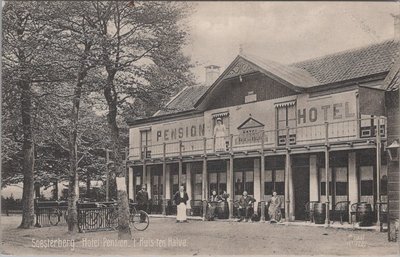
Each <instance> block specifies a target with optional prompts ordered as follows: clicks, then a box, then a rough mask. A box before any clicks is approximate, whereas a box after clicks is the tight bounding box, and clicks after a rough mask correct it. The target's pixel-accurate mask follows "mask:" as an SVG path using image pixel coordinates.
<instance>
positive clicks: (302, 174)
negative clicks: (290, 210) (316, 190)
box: [292, 167, 310, 220]
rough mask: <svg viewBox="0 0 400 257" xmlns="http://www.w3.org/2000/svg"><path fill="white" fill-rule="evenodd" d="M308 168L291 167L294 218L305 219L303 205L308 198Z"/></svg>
mask: <svg viewBox="0 0 400 257" xmlns="http://www.w3.org/2000/svg"><path fill="white" fill-rule="evenodd" d="M309 170H310V168H309V167H293V169H292V173H293V186H294V201H295V211H294V215H295V217H296V220H305V218H306V215H305V213H306V209H305V205H306V203H307V202H308V201H309V199H310V172H309Z"/></svg>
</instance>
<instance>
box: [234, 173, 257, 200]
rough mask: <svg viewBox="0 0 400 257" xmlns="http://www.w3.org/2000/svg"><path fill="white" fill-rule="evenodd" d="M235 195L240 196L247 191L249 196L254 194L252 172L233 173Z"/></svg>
mask: <svg viewBox="0 0 400 257" xmlns="http://www.w3.org/2000/svg"><path fill="white" fill-rule="evenodd" d="M234 179H235V195H242V194H243V191H247V193H248V194H249V195H253V194H254V176H253V171H238V172H235V173H234Z"/></svg>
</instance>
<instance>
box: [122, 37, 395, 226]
mask: <svg viewBox="0 0 400 257" xmlns="http://www.w3.org/2000/svg"><path fill="white" fill-rule="evenodd" d="M399 47H400V43H399V42H398V41H396V40H388V41H384V42H381V43H378V44H374V45H368V46H365V47H361V48H358V49H351V50H347V51H343V52H339V53H334V54H331V55H327V56H323V57H319V58H315V59H310V60H305V61H301V62H297V63H292V64H287V65H284V64H280V63H278V62H274V61H270V60H263V59H261V58H259V57H257V56H252V55H248V54H244V53H240V54H239V55H238V56H237V57H236V58H235V59H234V60H233V61H232V63H231V64H230V65H229V66H228V67H227V68H226V69H225V70H224V71H223V72H222V73H220V71H219V67H218V66H215V65H210V66H207V67H206V74H207V75H206V77H207V82H208V83H205V84H204V85H195V86H191V87H186V88H184V89H183V90H182V91H181V92H179V93H178V94H177V95H176V96H175V97H174V98H172V99H171V100H170V101H169V103H168V104H167V105H166V106H165V108H163V109H162V110H159V111H158V112H157V113H156V114H154V115H153V116H152V117H148V118H143V119H136V120H132V121H130V123H129V125H130V131H129V159H128V166H129V182H128V192H129V198H131V199H135V193H136V192H137V190H139V189H140V185H141V184H147V188H148V192H149V195H150V198H151V199H152V203H153V207H152V211H153V212H156V213H157V212H158V213H163V214H168V208H169V207H170V206H171V201H170V199H171V197H172V196H173V194H174V193H175V192H176V191H177V190H178V186H179V185H180V184H183V185H185V188H186V190H187V192H188V194H189V198H190V199H191V203H190V208H192V209H193V210H194V211H193V215H196V214H199V213H200V212H196V211H195V210H196V208H199V206H201V205H202V203H201V201H202V200H206V199H208V198H209V195H210V194H211V191H212V190H216V191H217V192H218V193H220V192H221V191H223V190H225V191H226V192H227V193H228V194H229V195H230V197H229V199H228V204H229V215H230V217H232V216H233V215H234V208H233V206H234V202H235V200H238V199H239V197H240V196H241V195H242V193H243V191H244V190H246V191H247V192H248V193H249V194H250V195H252V196H253V197H255V199H256V200H257V202H265V201H268V200H269V198H271V194H272V191H273V190H276V191H277V193H278V195H281V197H282V199H284V201H283V202H284V204H283V206H282V211H283V213H284V217H285V220H287V221H294V220H304V219H306V218H307V217H306V215H307V203H308V202H314V201H315V202H322V203H326V204H327V206H329V209H330V210H333V209H334V208H335V205H336V204H337V203H339V202H343V201H344V202H347V204H348V206H349V212H350V211H351V209H350V206H351V205H352V204H354V203H359V202H366V203H369V204H371V206H372V208H373V209H374V210H376V209H377V208H379V206H380V203H387V202H388V197H392V198H393V202H392V203H389V205H390V204H392V208H391V209H392V210H395V209H396V208H397V212H392V216H393V215H394V216H393V217H394V219H395V218H396V217H395V216H396V215H397V219H398V207H399V206H398V204H399V202H398V194H399V192H398V186H399V184H398V181H399V175H398V172H399V170H398V167H399V165H398V159H397V160H396V158H395V157H392V158H389V157H388V154H387V149H386V147H387V146H389V145H391V144H392V143H394V142H396V141H395V140H398V139H399V127H398V122H399V117H398V116H399V114H398V111H399V110H398V109H399V107H398V98H399V96H398V94H399V93H398V86H399V77H400V75H399V67H400V62H399ZM217 119H221V121H222V124H221V125H219V126H221V127H219V128H222V129H220V130H219V131H220V133H219V134H218V133H216V131H217V130H218V129H215V127H216V126H217ZM221 131H222V133H223V134H222V135H223V136H221ZM391 190H392V191H391ZM396 190H397V191H396ZM391 192H392V195H391ZM396 206H397V207H396ZM255 208H256V209H257V208H259V207H258V206H257V205H255ZM389 209H390V206H389ZM377 215H378V214H377ZM328 221H329V215H327V222H328ZM377 221H378V222H379V220H377Z"/></svg>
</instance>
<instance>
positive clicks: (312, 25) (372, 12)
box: [185, 1, 400, 83]
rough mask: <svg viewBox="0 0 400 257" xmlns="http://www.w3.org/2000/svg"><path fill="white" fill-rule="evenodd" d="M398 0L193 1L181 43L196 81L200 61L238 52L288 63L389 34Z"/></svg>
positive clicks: (228, 58)
mask: <svg viewBox="0 0 400 257" xmlns="http://www.w3.org/2000/svg"><path fill="white" fill-rule="evenodd" d="M396 13H400V2H260V1H257V2H195V3H194V10H193V13H192V15H191V16H190V17H189V18H188V22H187V24H188V26H189V33H190V37H189V40H188V44H187V46H186V47H185V53H186V54H187V55H189V56H190V57H191V59H192V61H193V63H195V65H196V67H195V68H194V69H193V72H194V73H195V75H196V78H197V81H198V82H199V83H201V82H203V81H204V79H205V78H204V77H205V76H204V74H205V70H204V66H206V65H210V64H215V65H219V66H221V67H222V69H221V72H222V71H223V69H224V68H226V67H227V66H228V65H229V64H230V63H231V62H232V61H233V59H234V58H235V57H236V56H237V55H238V53H239V47H240V45H242V49H243V52H244V53H251V54H253V55H256V56H259V57H262V58H265V59H269V60H273V61H277V62H280V63H292V62H296V61H301V60H305V59H310V58H313V57H317V56H322V55H326V54H329V53H333V52H338V51H342V50H346V49H351V48H356V47H360V46H364V45H368V44H372V43H376V42H381V41H384V40H386V39H390V38H393V36H394V19H393V17H392V16H391V14H396Z"/></svg>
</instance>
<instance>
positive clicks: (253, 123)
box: [238, 117, 264, 130]
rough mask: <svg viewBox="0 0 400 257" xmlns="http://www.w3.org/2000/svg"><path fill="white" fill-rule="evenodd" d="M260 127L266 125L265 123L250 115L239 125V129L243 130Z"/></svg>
mask: <svg viewBox="0 0 400 257" xmlns="http://www.w3.org/2000/svg"><path fill="white" fill-rule="evenodd" d="M260 127H264V124H262V123H261V122H259V121H257V120H255V119H253V118H252V117H250V118H248V119H247V120H246V121H245V122H243V123H242V124H241V125H240V126H239V127H238V129H239V130H241V129H249V128H260Z"/></svg>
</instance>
